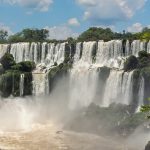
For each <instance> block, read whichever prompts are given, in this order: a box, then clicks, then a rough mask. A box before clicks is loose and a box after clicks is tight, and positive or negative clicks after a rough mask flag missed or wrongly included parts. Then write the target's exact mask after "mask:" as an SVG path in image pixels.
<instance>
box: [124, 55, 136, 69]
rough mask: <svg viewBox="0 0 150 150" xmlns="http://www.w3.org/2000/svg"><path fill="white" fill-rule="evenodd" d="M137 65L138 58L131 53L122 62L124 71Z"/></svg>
mask: <svg viewBox="0 0 150 150" xmlns="http://www.w3.org/2000/svg"><path fill="white" fill-rule="evenodd" d="M138 65H139V62H138V59H137V58H136V57H135V56H133V55H132V56H130V57H129V58H128V59H127V60H126V62H125V64H124V70H125V71H131V70H134V69H136V68H137V67H138Z"/></svg>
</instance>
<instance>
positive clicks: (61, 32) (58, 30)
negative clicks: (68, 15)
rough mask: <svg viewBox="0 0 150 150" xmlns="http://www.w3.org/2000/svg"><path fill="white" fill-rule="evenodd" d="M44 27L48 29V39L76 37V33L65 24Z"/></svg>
mask: <svg viewBox="0 0 150 150" xmlns="http://www.w3.org/2000/svg"><path fill="white" fill-rule="evenodd" d="M45 29H47V30H49V39H57V40H65V39H67V38H68V37H74V38H76V37H77V36H78V33H75V32H73V30H72V29H71V28H69V27H68V26H66V25H60V26H54V27H48V26H47V27H45Z"/></svg>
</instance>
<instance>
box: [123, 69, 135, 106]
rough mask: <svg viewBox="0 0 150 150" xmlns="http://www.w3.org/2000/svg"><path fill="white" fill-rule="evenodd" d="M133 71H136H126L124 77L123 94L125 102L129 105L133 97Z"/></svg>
mask: <svg viewBox="0 0 150 150" xmlns="http://www.w3.org/2000/svg"><path fill="white" fill-rule="evenodd" d="M133 73H134V71H131V72H128V73H127V72H125V73H124V74H123V79H122V86H121V90H122V94H123V99H122V100H123V102H122V103H123V104H126V105H129V104H130V103H131V100H132V97H133Z"/></svg>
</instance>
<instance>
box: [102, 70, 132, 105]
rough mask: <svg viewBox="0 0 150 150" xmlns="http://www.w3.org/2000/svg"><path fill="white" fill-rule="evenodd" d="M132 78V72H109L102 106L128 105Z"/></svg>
mask: <svg viewBox="0 0 150 150" xmlns="http://www.w3.org/2000/svg"><path fill="white" fill-rule="evenodd" d="M132 77H133V72H130V73H127V72H125V73H124V72H123V71H117V70H111V72H110V76H109V78H108V80H107V82H106V87H105V92H104V98H103V103H102V105H103V106H106V107H107V106H109V105H110V104H111V103H121V104H127V105H129V104H130V102H131V100H132V94H133V93H132Z"/></svg>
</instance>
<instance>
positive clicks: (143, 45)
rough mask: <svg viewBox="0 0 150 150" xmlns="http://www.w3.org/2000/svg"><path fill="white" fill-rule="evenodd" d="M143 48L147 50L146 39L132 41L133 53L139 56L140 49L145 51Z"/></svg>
mask: <svg viewBox="0 0 150 150" xmlns="http://www.w3.org/2000/svg"><path fill="white" fill-rule="evenodd" d="M143 50H147V49H146V42H145V41H140V40H134V41H133V42H132V43H131V51H132V55H134V56H136V57H138V52H139V51H143Z"/></svg>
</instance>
